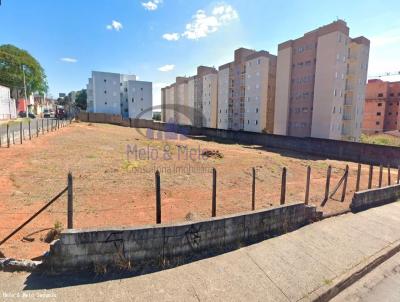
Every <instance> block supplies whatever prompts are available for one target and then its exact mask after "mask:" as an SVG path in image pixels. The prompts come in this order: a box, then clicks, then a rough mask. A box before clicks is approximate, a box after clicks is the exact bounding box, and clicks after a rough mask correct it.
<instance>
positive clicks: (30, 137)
mask: <svg viewBox="0 0 400 302" xmlns="http://www.w3.org/2000/svg"><path fill="white" fill-rule="evenodd" d="M28 125H29V140H31V139H32V136H31V120H29V121H28Z"/></svg>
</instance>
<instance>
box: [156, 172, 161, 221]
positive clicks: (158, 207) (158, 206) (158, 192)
mask: <svg viewBox="0 0 400 302" xmlns="http://www.w3.org/2000/svg"><path fill="white" fill-rule="evenodd" d="M156 223H157V224H160V223H161V181H160V171H158V170H157V171H156Z"/></svg>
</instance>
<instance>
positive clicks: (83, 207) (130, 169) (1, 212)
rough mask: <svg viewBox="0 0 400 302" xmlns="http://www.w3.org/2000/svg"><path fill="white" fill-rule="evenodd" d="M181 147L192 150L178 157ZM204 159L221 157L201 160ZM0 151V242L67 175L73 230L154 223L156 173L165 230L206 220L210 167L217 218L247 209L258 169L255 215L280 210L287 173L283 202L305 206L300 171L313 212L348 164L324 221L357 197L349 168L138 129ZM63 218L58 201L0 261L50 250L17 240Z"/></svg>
mask: <svg viewBox="0 0 400 302" xmlns="http://www.w3.org/2000/svg"><path fill="white" fill-rule="evenodd" d="M128 145H130V146H131V147H134V146H136V147H137V148H138V149H143V150H147V151H146V152H145V153H146V154H145V155H144V156H142V157H140V156H136V158H135V156H134V154H133V153H131V154H130V155H129V159H128V158H127V154H126V152H127V149H128V148H127V146H128ZM181 146H186V149H187V150H194V151H192V153H184V152H182V147H181ZM166 148H167V149H168V156H165V150H166ZM148 150H153V152H154V153H158V158H157V159H154V158H151V156H147V153H148ZM196 150H197V151H196ZM204 150H212V151H213V154H222V155H223V156H212V157H208V156H205V158H202V157H201V156H198V155H199V154H198V153H203V152H204ZM0 152H1V157H0V169H1V170H0V188H1V192H0V197H1V198H0V200H1V202H0V238H3V237H5V236H6V235H7V234H8V233H10V232H11V231H12V228H15V227H17V226H18V225H19V224H21V223H22V222H23V221H24V220H25V219H27V218H28V217H29V216H30V214H31V213H34V212H35V211H37V210H38V209H39V208H40V207H41V206H43V205H44V204H45V202H46V201H48V200H50V199H51V198H52V197H53V196H55V195H56V194H57V193H58V192H59V191H61V190H62V189H63V188H64V187H65V186H66V181H67V173H68V171H71V172H72V174H73V176H74V226H75V227H76V228H88V227H107V226H119V225H122V226H134V225H143V224H152V223H154V222H155V184H154V172H155V170H156V169H159V170H160V171H161V191H162V192H161V193H162V195H161V197H162V221H163V222H175V221H185V220H187V219H188V218H190V220H193V219H196V220H197V219H204V218H207V217H210V214H211V191H212V174H211V170H212V168H213V167H215V168H216V169H217V215H225V214H233V213H238V212H243V211H248V210H250V208H251V183H252V178H251V173H252V172H251V171H252V167H255V168H256V208H257V209H260V208H266V207H270V206H273V205H277V204H279V197H280V181H281V173H282V168H283V167H287V169H288V175H287V197H286V200H287V202H288V203H293V202H303V201H304V187H305V180H306V170H307V169H306V168H307V166H308V165H310V166H311V167H312V181H311V190H310V203H311V204H314V205H317V206H319V205H320V203H321V201H322V199H323V195H324V187H325V179H326V169H327V167H328V165H332V167H333V169H332V185H331V188H333V187H334V185H335V184H336V183H337V182H338V180H339V179H340V177H341V176H342V175H343V173H344V169H345V166H346V164H349V166H350V177H349V183H348V186H347V188H348V192H347V195H346V200H345V202H344V203H341V202H339V201H338V198H340V192H338V194H337V195H336V196H335V197H334V198H335V199H333V200H329V201H328V203H327V205H326V206H325V207H324V208H323V209H322V210H323V211H325V212H327V213H332V212H337V211H342V210H344V209H346V208H348V206H349V202H350V200H351V197H352V194H353V193H354V187H355V177H356V169H357V164H356V163H349V162H340V161H332V160H327V159H325V158H318V157H312V156H307V155H304V154H298V153H295V152H288V151H282V150H266V149H264V148H260V147H259V146H244V145H239V144H235V143H232V142H224V143H221V142H210V141H205V140H201V139H187V140H172V141H167V142H166V141H154V140H153V141H150V140H148V139H147V138H146V137H144V136H142V135H141V134H139V133H138V132H137V131H136V130H135V129H130V128H124V127H118V126H113V125H103V124H87V123H75V124H73V125H72V126H70V127H67V128H63V129H60V131H59V132H57V133H49V134H48V135H46V136H43V137H39V138H38V139H35V140H33V141H31V142H27V143H26V144H24V145H22V146H15V147H13V148H10V149H1V150H0ZM216 152H217V153H216ZM206 154H209V153H206ZM153 155H154V154H153ZM191 155H192V156H191ZM200 155H201V154H200ZM186 156H187V157H186ZM188 169H191V170H190V171H189V170H188ZM393 172H395V171H393ZM367 174H368V168H367V167H363V170H362V182H361V183H362V188H365V187H366V185H367ZM377 174H378V173H375V177H376V179H375V180H374V183H377V177H378V175H377ZM384 179H385V180H386V179H387V178H386V176H385V178H384ZM392 179H395V175H394V174H393V176H392ZM66 209H67V206H66V196H63V197H62V198H61V199H60V200H58V201H57V202H56V203H55V204H53V205H52V206H51V207H50V208H49V210H48V211H46V212H44V213H42V214H41V215H40V216H39V217H38V218H37V219H35V220H34V221H33V222H32V223H31V224H30V225H28V226H27V228H25V229H24V230H23V231H22V232H21V234H18V235H17V236H16V237H15V238H13V239H12V240H10V241H9V242H8V243H6V244H5V245H4V247H2V250H3V251H4V253H5V254H6V255H11V256H15V257H22V258H26V257H34V256H39V255H40V254H42V253H43V252H44V251H46V250H47V249H48V246H47V245H46V244H45V243H43V242H41V241H40V240H35V241H34V242H31V243H26V242H21V241H20V239H21V238H22V236H23V235H24V234H29V233H32V232H33V231H34V230H37V229H40V228H45V227H53V226H54V225H55V223H56V222H57V221H58V222H60V223H62V224H63V225H66V219H67V215H66ZM188 213H191V214H190V215H189V216H188V215H187V214H188Z"/></svg>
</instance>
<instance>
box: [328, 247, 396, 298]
mask: <svg viewBox="0 0 400 302" xmlns="http://www.w3.org/2000/svg"><path fill="white" fill-rule="evenodd" d="M353 301H354V302H356V301H363V302H377V301H385V302H398V301H400V253H399V254H396V255H395V256H393V257H392V258H390V259H389V260H387V261H386V262H384V263H383V264H381V265H380V266H378V267H377V268H375V269H374V270H373V271H372V272H370V273H369V274H368V275H366V276H365V277H363V278H361V279H360V280H359V281H358V282H356V283H354V284H353V285H352V286H350V287H349V288H347V289H346V290H344V291H343V292H341V293H340V294H339V295H338V296H336V297H335V298H334V299H332V302H353Z"/></svg>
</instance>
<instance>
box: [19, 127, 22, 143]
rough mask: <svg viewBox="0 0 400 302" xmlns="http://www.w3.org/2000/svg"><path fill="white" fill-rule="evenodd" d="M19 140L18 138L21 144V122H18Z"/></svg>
mask: <svg viewBox="0 0 400 302" xmlns="http://www.w3.org/2000/svg"><path fill="white" fill-rule="evenodd" d="M19 140H20V142H21V145H22V122H21V123H19Z"/></svg>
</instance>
